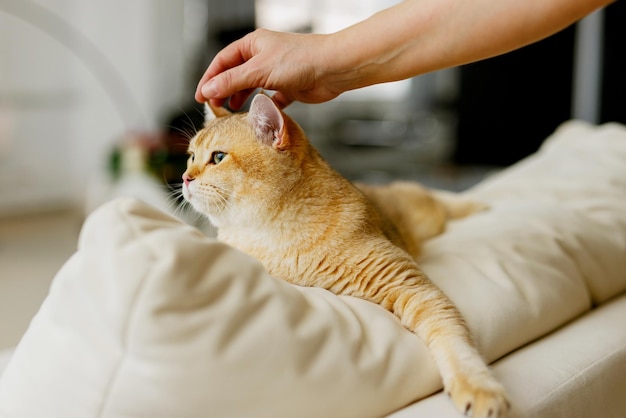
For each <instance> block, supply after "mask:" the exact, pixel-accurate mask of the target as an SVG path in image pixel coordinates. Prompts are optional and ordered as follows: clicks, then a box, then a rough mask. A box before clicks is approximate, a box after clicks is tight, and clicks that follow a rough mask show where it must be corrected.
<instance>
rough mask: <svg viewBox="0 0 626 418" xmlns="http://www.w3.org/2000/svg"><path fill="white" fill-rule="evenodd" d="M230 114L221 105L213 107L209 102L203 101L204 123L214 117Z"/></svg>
mask: <svg viewBox="0 0 626 418" xmlns="http://www.w3.org/2000/svg"><path fill="white" fill-rule="evenodd" d="M226 115H230V112H229V111H228V110H226V109H224V108H223V107H213V106H211V105H210V104H209V102H205V103H204V125H205V126H206V125H207V124H208V123H209V122H211V121H212V120H214V119H217V118H221V117H222V116H226Z"/></svg>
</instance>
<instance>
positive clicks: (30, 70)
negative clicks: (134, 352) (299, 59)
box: [0, 0, 626, 348]
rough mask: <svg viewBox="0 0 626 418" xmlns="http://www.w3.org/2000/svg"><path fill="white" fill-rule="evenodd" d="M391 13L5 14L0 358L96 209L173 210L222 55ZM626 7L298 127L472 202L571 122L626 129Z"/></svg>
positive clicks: (211, 7) (364, 7)
mask: <svg viewBox="0 0 626 418" xmlns="http://www.w3.org/2000/svg"><path fill="white" fill-rule="evenodd" d="M394 3H396V1H391V0H359V1H356V0H343V1H330V0H315V1H314V0H231V1H228V2H225V1H219V0H135V1H133V2H127V1H122V0H108V1H98V0H92V1H79V0H0V348H2V347H7V346H10V345H14V344H15V343H16V342H17V340H18V339H19V336H20V335H21V334H22V333H23V331H24V329H25V327H26V325H27V323H28V321H29V320H30V319H31V318H32V315H33V314H34V313H35V312H36V310H37V308H38V306H39V304H40V303H41V300H42V299H43V298H44V297H45V294H46V292H47V289H48V286H49V283H50V280H51V279H52V278H53V276H54V274H55V272H56V271H57V270H58V268H59V267H60V266H61V265H62V263H63V262H64V261H65V260H66V259H67V258H68V257H69V256H70V255H71V254H72V253H73V252H74V251H75V248H76V239H77V236H78V233H79V230H80V226H81V224H82V221H83V219H84V217H85V216H86V215H87V214H88V213H89V212H90V211H92V210H93V209H94V208H96V207H97V206H99V205H100V204H102V203H104V202H106V201H107V200H110V199H111V198H113V197H115V196H120V195H131V196H136V197H140V198H142V199H144V200H147V201H148V202H150V203H152V204H154V205H156V206H158V207H161V208H163V209H165V210H169V211H174V210H175V208H176V202H175V201H174V203H172V196H175V194H176V193H175V190H177V189H178V188H179V184H180V180H179V179H180V175H181V174H182V172H183V170H184V164H185V155H184V152H185V149H186V143H187V139H188V138H189V137H190V136H191V135H193V133H194V132H195V130H196V129H198V128H199V126H200V124H201V121H202V108H201V106H199V105H197V104H196V103H195V102H194V101H193V94H194V91H195V86H196V83H197V81H198V80H199V78H200V76H201V74H202V73H203V72H204V70H205V68H206V66H207V65H208V63H209V62H210V60H211V58H212V57H213V55H214V54H215V53H216V52H217V51H218V50H219V49H220V48H221V47H223V46H224V45H226V44H228V43H229V42H231V41H233V40H235V39H237V38H239V37H241V36H243V35H245V34H246V33H248V32H250V31H252V30H254V28H255V27H259V26H260V27H266V28H270V29H276V30H284V31H297V32H319V33H327V32H332V31H336V30H339V29H341V28H343V27H345V26H348V25H350V24H352V23H355V22H356V21H359V20H362V19H364V18H366V17H368V16H369V15H371V14H373V13H375V12H376V11H377V10H380V9H382V8H385V7H389V6H391V5H393V4H394ZM625 9H626V6H625V5H624V3H623V2H616V3H614V4H613V5H611V6H609V7H608V8H606V9H605V10H603V11H601V12H598V13H595V14H594V15H592V16H590V17H588V18H587V19H585V20H584V21H583V22H581V23H579V24H577V25H575V26H573V27H571V28H568V29H567V30H565V31H563V32H561V33H559V34H557V35H555V36H553V37H551V38H549V39H547V40H545V41H542V42H540V43H538V44H535V45H532V46H529V47H526V48H524V49H522V50H519V51H516V52H513V53H510V54H507V55H505V56H502V57H498V58H494V59H490V60H487V61H483V62H480V63H476V64H471V65H467V66H464V67H461V68H453V69H448V70H444V71H439V72H436V73H431V74H426V75H423V76H420V77H416V78H414V79H411V80H407V81H403V82H398V83H391V84H386V85H380V86H374V87H371V88H367V89H362V90H359V91H355V92H350V93H347V94H345V95H343V96H341V97H340V98H339V99H337V100H335V101H333V102H331V103H327V104H323V105H315V106H311V105H299V104H294V105H292V106H290V107H289V108H288V113H290V114H291V115H292V116H293V117H294V118H296V120H297V121H299V122H300V123H301V124H302V125H303V127H304V128H305V130H306V131H307V133H308V134H309V136H310V138H311V140H312V141H313V142H314V143H315V145H316V146H317V147H318V148H319V149H320V150H321V152H322V154H323V155H324V156H325V157H326V158H327V159H328V160H329V161H330V163H331V164H332V165H333V166H334V167H335V168H337V169H338V170H339V171H341V172H342V173H343V174H344V175H346V176H347V177H349V178H350V179H354V180H365V181H370V182H386V181H389V180H392V179H396V178H405V179H413V180H418V181H421V182H423V183H425V184H427V185H429V186H433V187H439V188H444V189H449V190H463V189H465V188H467V187H470V186H471V185H472V184H475V183H476V182H477V181H479V180H481V179H482V178H483V177H484V176H486V175H488V174H489V173H491V172H493V171H494V170H498V169H499V168H501V167H504V166H507V165H510V164H512V163H514V162H515V161H518V160H519V159H521V158H523V157H524V156H526V155H528V154H530V153H532V152H534V151H535V150H536V149H537V148H538V146H539V145H540V144H541V142H542V141H543V139H545V137H546V136H548V135H549V134H550V133H551V132H552V131H553V130H554V129H555V128H556V127H557V126H558V125H559V124H560V123H562V122H563V121H565V120H567V119H570V118H579V119H585V120H588V121H590V122H593V123H601V122H605V121H618V122H623V123H626V104H625V102H624V98H625V97H626V78H625V77H624V76H623V75H624V74H626V63H625V60H624V59H623V55H624V44H625V42H624V41H626V30H625V29H624V25H623V24H622V22H624V21H625V20H624V18H625V17H626V12H625ZM174 200H175V199H174ZM177 213H178V214H179V215H180V216H182V217H186V214H185V213H184V212H180V211H178V212H177ZM187 220H188V221H189V222H192V223H196V224H198V225H199V226H201V227H203V228H205V229H206V230H207V231H208V233H210V232H211V231H210V228H208V227H206V225H202V223H201V221H199V220H198V219H197V218H194V217H189V218H188V219H187Z"/></svg>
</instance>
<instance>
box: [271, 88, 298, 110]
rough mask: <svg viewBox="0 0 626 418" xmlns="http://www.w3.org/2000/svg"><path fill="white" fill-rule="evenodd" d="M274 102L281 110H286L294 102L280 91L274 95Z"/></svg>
mask: <svg viewBox="0 0 626 418" xmlns="http://www.w3.org/2000/svg"><path fill="white" fill-rule="evenodd" d="M272 100H274V103H276V106H278V107H279V108H281V109H284V108H286V107H287V106H289V105H290V104H292V103H293V102H294V100H293V99H292V98H290V97H287V95H285V94H284V93H282V92H280V91H277V92H276V93H274V95H273V96H272Z"/></svg>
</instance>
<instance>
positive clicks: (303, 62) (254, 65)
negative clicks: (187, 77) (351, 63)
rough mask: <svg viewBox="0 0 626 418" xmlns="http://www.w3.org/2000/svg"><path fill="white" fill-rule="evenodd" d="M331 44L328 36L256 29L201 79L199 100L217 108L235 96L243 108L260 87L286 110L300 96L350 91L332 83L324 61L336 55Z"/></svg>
mask: <svg viewBox="0 0 626 418" xmlns="http://www.w3.org/2000/svg"><path fill="white" fill-rule="evenodd" d="M330 45H331V44H330V43H329V42H328V39H327V35H314V34H306V35H304V34H293V33H282V32H273V31H268V30H264V29H257V30H256V31H254V32H252V33H250V34H248V35H246V36H244V37H243V38H241V39H239V40H237V41H235V42H233V43H232V44H230V45H228V46H227V47H226V48H224V49H223V50H222V51H220V52H219V53H218V54H217V55H216V56H215V58H214V59H213V61H212V62H211V64H210V65H209V67H208V68H207V70H206V72H205V73H204V75H203V76H202V79H201V80H200V82H199V83H198V87H197V89H196V94H195V98H196V100H197V101H198V102H205V101H207V100H208V101H210V102H211V104H212V105H213V106H222V105H223V104H224V103H225V102H226V101H227V100H229V99H230V101H229V105H230V107H231V108H233V109H239V108H241V106H243V104H244V103H245V101H246V100H247V98H248V97H249V96H250V95H251V94H252V92H253V91H254V90H255V89H256V88H262V89H266V90H274V91H276V93H275V94H274V96H273V99H274V101H275V102H276V104H277V105H278V106H279V107H281V108H284V107H286V106H288V105H289V104H291V103H292V102H294V101H296V100H298V101H301V102H305V103H321V102H325V101H328V100H331V99H334V98H335V97H337V96H338V95H339V94H341V93H342V92H343V91H345V90H343V89H341V87H339V85H340V83H338V82H334V81H333V78H334V77H333V71H332V70H331V68H330V65H329V60H327V59H325V57H327V56H332V53H331V51H330V50H329V47H330ZM330 63H332V61H330ZM335 81H338V80H336V78H335Z"/></svg>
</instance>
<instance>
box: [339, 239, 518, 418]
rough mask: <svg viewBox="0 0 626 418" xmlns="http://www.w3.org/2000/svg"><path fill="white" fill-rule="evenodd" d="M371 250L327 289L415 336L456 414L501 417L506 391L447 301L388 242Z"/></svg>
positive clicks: (376, 243) (409, 261)
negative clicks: (366, 303) (368, 305)
mask: <svg viewBox="0 0 626 418" xmlns="http://www.w3.org/2000/svg"><path fill="white" fill-rule="evenodd" d="M375 241H376V240H375V239H372V240H371V241H370V242H371V243H372V242H375ZM374 248H375V249H374ZM374 248H373V249H372V252H371V253H370V254H369V255H368V256H367V257H364V258H363V259H362V260H360V261H359V260H357V259H355V260H354V261H355V262H354V263H353V264H352V263H351V264H352V265H354V266H356V267H357V268H358V266H363V269H361V270H358V271H354V275H353V276H352V278H347V277H342V279H340V280H338V281H335V282H334V283H333V284H334V286H331V287H328V288H329V290H331V291H334V292H335V293H343V294H350V295H352V296H356V297H359V298H362V299H366V300H370V301H372V302H374V303H377V304H379V305H381V306H382V307H383V308H385V309H387V310H389V311H390V312H392V313H393V314H394V315H396V316H397V317H398V319H399V320H400V322H401V323H402V325H404V326H405V327H406V328H407V329H409V330H410V331H412V332H414V333H415V334H416V335H417V336H418V337H420V338H421V339H422V340H423V341H424V342H425V344H426V345H427V347H428V348H429V350H430V352H431V353H432V355H433V358H434V360H435V362H436V364H437V367H438V368H439V371H440V373H441V376H442V379H443V383H444V390H445V391H446V393H448V395H449V396H450V397H451V399H452V401H453V402H454V404H455V405H456V406H457V407H458V408H459V410H461V412H463V413H465V414H467V415H469V416H472V417H475V418H487V417H490V418H497V417H503V416H505V415H506V414H507V412H508V410H509V403H508V400H507V396H506V393H505V391H504V389H503V387H502V386H501V385H500V384H499V383H498V382H497V381H496V380H495V378H494V377H493V376H492V375H491V372H490V371H489V368H488V367H487V365H486V363H485V362H484V360H483V359H482V358H481V356H480V354H479V353H478V351H477V350H476V348H475V347H474V344H473V342H472V338H471V336H470V333H469V330H468V328H467V325H466V323H465V321H464V320H463V318H462V316H461V314H460V313H459V311H458V310H457V309H456V307H455V306H454V304H453V303H452V301H450V299H449V298H448V297H447V296H446V295H445V293H443V291H441V289H439V288H438V287H437V286H436V285H435V284H434V283H432V282H431V281H430V280H429V279H428V278H427V277H426V275H425V274H424V273H423V272H422V271H421V270H420V269H419V267H418V266H417V265H416V264H415V263H414V262H413V261H412V260H411V259H410V258H408V257H407V256H406V255H403V253H401V252H400V251H399V250H398V249H397V248H394V247H391V244H390V243H385V242H382V241H378V242H375V247H374ZM346 282H348V283H349V284H346Z"/></svg>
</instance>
